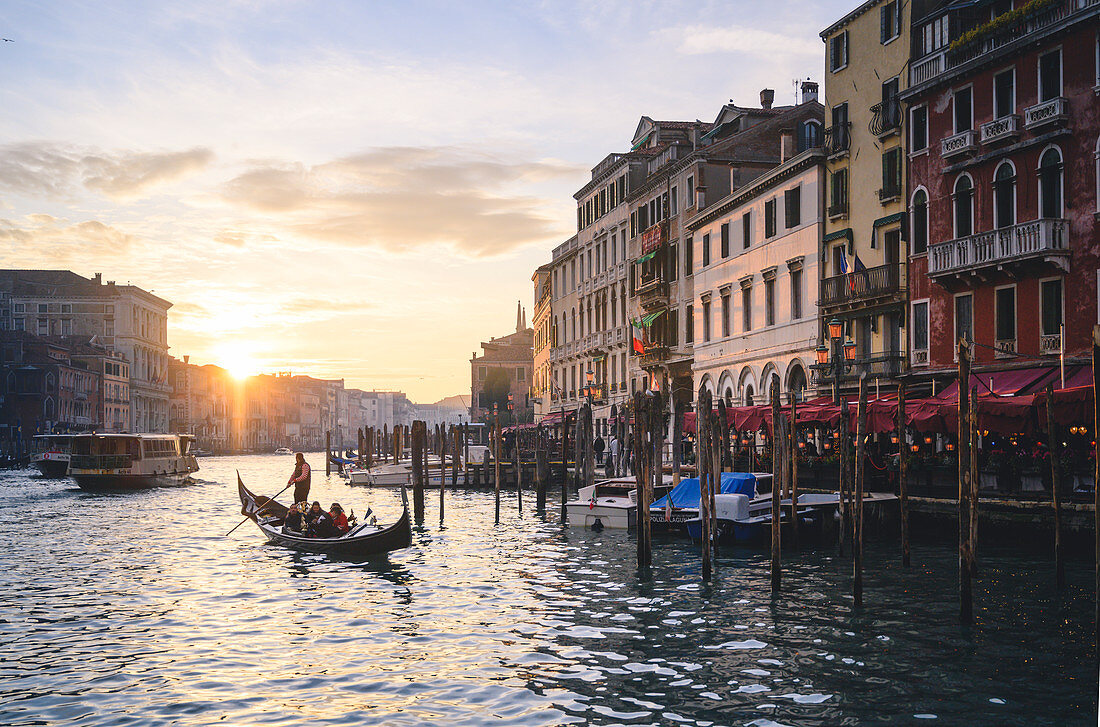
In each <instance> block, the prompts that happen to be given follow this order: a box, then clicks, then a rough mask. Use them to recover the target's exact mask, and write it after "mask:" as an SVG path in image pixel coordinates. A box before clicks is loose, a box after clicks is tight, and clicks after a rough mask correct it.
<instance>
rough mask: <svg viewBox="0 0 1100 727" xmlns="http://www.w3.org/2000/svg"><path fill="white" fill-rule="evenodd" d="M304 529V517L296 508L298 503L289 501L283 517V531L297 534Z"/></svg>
mask: <svg viewBox="0 0 1100 727" xmlns="http://www.w3.org/2000/svg"><path fill="white" fill-rule="evenodd" d="M304 531H305V519H304V518H303V517H302V513H301V512H300V511H299V510H298V503H296V502H295V503H291V505H290V507H289V508H288V509H287V511H286V517H285V518H283V532H284V533H291V534H295V535H298V534H301V533H302V532H304Z"/></svg>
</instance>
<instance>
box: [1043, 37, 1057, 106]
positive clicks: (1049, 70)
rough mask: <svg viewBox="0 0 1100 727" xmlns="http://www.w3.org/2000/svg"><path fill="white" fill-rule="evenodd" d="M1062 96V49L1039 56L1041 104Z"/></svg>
mask: <svg viewBox="0 0 1100 727" xmlns="http://www.w3.org/2000/svg"><path fill="white" fill-rule="evenodd" d="M1061 95H1062V49H1061V48H1056V49H1054V50H1052V51H1050V52H1049V53H1044V54H1043V55H1041V56H1039V103H1043V102H1044V101H1051V100H1053V99H1056V98H1058V97H1059V96H1061Z"/></svg>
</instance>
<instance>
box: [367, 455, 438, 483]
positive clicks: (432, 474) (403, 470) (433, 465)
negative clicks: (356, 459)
mask: <svg viewBox="0 0 1100 727" xmlns="http://www.w3.org/2000/svg"><path fill="white" fill-rule="evenodd" d="M444 473H445V474H444V477H445V478H449V477H450V476H451V460H450V459H449V458H448V459H445V460H444ZM347 476H348V484H352V485H369V486H371V487H412V484H413V467H412V462H409V461H405V462H398V463H397V464H394V463H392V462H384V463H382V464H376V465H374V466H373V467H349V468H347ZM439 482H440V474H439V458H438V457H429V458H428V477H427V482H426V483H425V484H426V486H427V487H439Z"/></svg>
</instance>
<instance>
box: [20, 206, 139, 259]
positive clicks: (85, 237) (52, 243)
mask: <svg viewBox="0 0 1100 727" xmlns="http://www.w3.org/2000/svg"><path fill="white" fill-rule="evenodd" d="M137 241H138V238H136V237H135V236H133V235H130V234H128V233H126V232H123V231H122V230H120V229H118V228H117V227H112V226H111V225H105V224H104V223H102V222H100V221H98V220H86V221H84V222H77V223H72V222H70V221H69V220H64V219H61V218H58V217H53V216H52V215H44V214H35V215H28V216H27V217H26V222H24V223H22V224H20V223H17V222H15V221H13V220H9V219H0V243H10V244H12V245H19V246H26V249H32V250H34V251H35V252H36V253H39V254H40V256H43V255H44V254H45V253H49V254H50V255H58V256H60V257H62V258H67V257H69V256H71V255H72V254H75V253H78V252H79V253H93V254H95V255H115V254H122V253H125V252H126V251H127V250H129V249H130V247H131V246H132V245H133V244H134V243H135V242H137Z"/></svg>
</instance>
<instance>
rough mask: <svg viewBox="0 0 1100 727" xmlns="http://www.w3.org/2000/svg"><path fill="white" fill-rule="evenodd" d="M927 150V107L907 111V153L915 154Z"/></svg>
mask: <svg viewBox="0 0 1100 727" xmlns="http://www.w3.org/2000/svg"><path fill="white" fill-rule="evenodd" d="M927 148H928V107H927V106H917V107H915V108H912V109H909V151H910V153H913V154H915V153H917V152H920V151H924V150H925V149H927Z"/></svg>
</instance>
